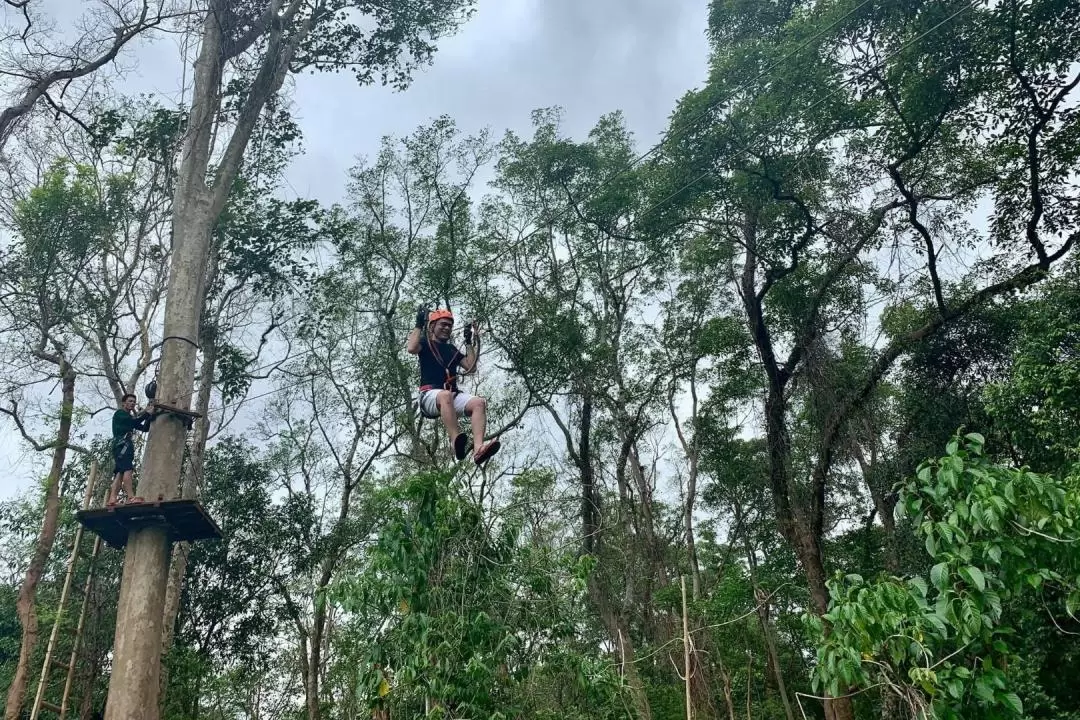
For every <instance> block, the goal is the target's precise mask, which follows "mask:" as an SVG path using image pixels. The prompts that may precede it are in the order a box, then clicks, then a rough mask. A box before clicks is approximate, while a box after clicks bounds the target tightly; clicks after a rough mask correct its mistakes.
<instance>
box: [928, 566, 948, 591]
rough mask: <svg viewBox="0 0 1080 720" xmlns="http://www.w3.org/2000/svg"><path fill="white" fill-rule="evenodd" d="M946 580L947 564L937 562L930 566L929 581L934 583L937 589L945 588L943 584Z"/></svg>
mask: <svg viewBox="0 0 1080 720" xmlns="http://www.w3.org/2000/svg"><path fill="white" fill-rule="evenodd" d="M948 581H949V573H948V566H947V565H946V564H945V563H943V562H942V563H938V564H937V565H935V566H934V567H932V568H930V582H932V583H934V587H936V588H937V589H938V590H945V586H946V584H947V583H948Z"/></svg>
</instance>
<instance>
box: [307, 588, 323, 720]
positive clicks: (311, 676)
mask: <svg viewBox="0 0 1080 720" xmlns="http://www.w3.org/2000/svg"><path fill="white" fill-rule="evenodd" d="M324 607H325V605H324V604H322V603H320V602H318V601H317V600H316V605H315V615H314V617H313V618H312V621H311V646H310V647H311V653H310V655H309V656H308V657H307V658H306V662H307V663H308V671H307V678H306V680H307V682H305V683H304V694H305V696H306V699H307V717H308V720H319V716H320V711H321V708H320V706H319V672H320V669H321V665H322V641H323V629H324V628H325V625H326V611H325V609H324Z"/></svg>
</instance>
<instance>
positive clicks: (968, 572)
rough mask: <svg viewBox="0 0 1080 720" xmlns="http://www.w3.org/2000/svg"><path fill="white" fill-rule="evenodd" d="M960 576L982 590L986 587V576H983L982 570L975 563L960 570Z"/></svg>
mask: <svg viewBox="0 0 1080 720" xmlns="http://www.w3.org/2000/svg"><path fill="white" fill-rule="evenodd" d="M960 576H961V577H963V578H964V580H966V581H967V582H968V583H969V584H971V585H974V586H975V587H977V588H978V589H979V592H982V591H983V590H985V589H986V578H985V577H984V576H983V573H982V570H980V569H979V568H977V567H975V566H974V565H968V566H967V567H964V568H962V569H961V570H960Z"/></svg>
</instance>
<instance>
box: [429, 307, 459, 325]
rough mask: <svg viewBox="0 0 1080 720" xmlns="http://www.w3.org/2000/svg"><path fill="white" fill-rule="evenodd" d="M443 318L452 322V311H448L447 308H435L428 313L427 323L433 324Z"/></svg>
mask: <svg viewBox="0 0 1080 720" xmlns="http://www.w3.org/2000/svg"><path fill="white" fill-rule="evenodd" d="M443 319H446V320H449V321H450V322H454V313H452V312H450V311H449V310H435V311H434V312H432V313H431V314H430V315H428V324H429V325H433V324H435V323H437V322H438V321H439V320H443Z"/></svg>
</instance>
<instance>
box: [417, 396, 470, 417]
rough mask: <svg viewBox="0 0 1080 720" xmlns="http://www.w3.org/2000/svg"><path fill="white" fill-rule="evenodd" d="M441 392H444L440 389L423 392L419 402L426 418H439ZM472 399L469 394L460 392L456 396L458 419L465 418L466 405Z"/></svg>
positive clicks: (455, 408)
mask: <svg viewBox="0 0 1080 720" xmlns="http://www.w3.org/2000/svg"><path fill="white" fill-rule="evenodd" d="M441 392H444V391H443V390H439V389H435V390H423V391H421V393H420V400H419V403H420V412H421V413H423V414H424V416H425V417H429V418H432V419H434V418H437V417H439V406H438V405H437V404H436V400H437V399H438V397H439V393H441ZM472 399H473V396H472V395H470V394H469V393H467V392H459V393H458V394H456V395H454V412H455V413H456V414H457V416H458V417H464V416H465V405H466V404H467V403H468V402H469V401H470V400H472Z"/></svg>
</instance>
